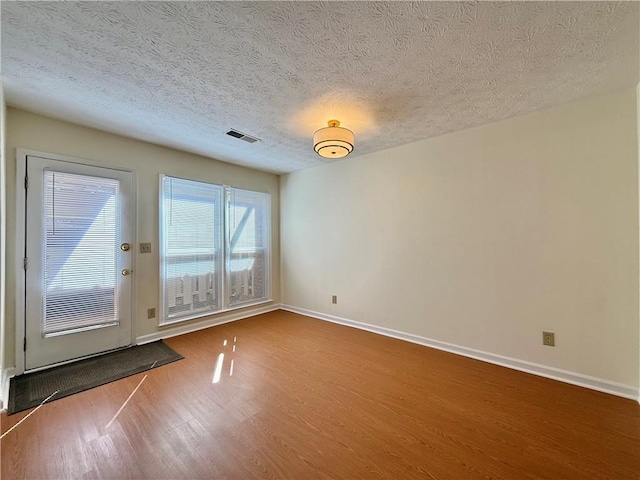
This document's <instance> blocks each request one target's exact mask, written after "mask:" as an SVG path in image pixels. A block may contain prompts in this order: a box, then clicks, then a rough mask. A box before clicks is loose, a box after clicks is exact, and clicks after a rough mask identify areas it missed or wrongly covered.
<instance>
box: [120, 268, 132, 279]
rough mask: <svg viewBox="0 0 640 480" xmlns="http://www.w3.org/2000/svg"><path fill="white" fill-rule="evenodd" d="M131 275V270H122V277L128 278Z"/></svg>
mask: <svg viewBox="0 0 640 480" xmlns="http://www.w3.org/2000/svg"><path fill="white" fill-rule="evenodd" d="M130 273H131V270H129V269H128V268H123V269H122V276H123V277H126V276H127V275H129V274H130Z"/></svg>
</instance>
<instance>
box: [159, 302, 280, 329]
mask: <svg viewBox="0 0 640 480" xmlns="http://www.w3.org/2000/svg"><path fill="white" fill-rule="evenodd" d="M268 303H273V299H271V298H269V299H267V300H258V301H257V302H251V303H243V304H242V305H237V306H234V307H231V308H225V309H222V310H216V311H215V312H200V313H195V314H193V315H189V316H188V317H180V318H176V319H172V320H165V321H161V322H159V323H158V326H159V327H169V326H172V325H177V324H180V323H184V322H190V321H192V320H197V319H199V318H204V317H217V316H219V315H224V314H227V313H231V312H237V311H238V310H242V309H244V308H251V307H257V306H259V305H266V304H268Z"/></svg>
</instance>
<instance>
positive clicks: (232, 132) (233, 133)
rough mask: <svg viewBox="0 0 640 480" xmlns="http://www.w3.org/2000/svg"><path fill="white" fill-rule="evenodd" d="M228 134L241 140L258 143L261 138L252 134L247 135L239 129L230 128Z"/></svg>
mask: <svg viewBox="0 0 640 480" xmlns="http://www.w3.org/2000/svg"><path fill="white" fill-rule="evenodd" d="M227 135H229V136H231V137H234V138H239V139H240V140H244V141H245V142H247V143H256V142H259V141H260V139H259V138H256V137H252V136H251V135H247V134H246V133H242V132H239V131H237V130H229V131H228V132H227Z"/></svg>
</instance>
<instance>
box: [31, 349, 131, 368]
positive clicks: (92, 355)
mask: <svg viewBox="0 0 640 480" xmlns="http://www.w3.org/2000/svg"><path fill="white" fill-rule="evenodd" d="M132 346H133V344H129V345H125V346H124V347H118V348H112V349H111V350H105V351H104V352H98V353H92V354H91V355H85V356H84V357H77V358H72V359H71V360H65V361H64V362H57V363H52V364H51V365H43V366H42V367H36V368H31V369H29V370H25V371H24V372H22V373H23V374H25V373H34V372H40V371H42V370H48V369H49V368H54V367H59V366H61V365H67V364H69V363H74V362H78V361H80V360H86V359H87V358H93V357H99V356H100V355H106V354H107V353H112V352H117V351H118V350H124V349H125V348H129V347H132Z"/></svg>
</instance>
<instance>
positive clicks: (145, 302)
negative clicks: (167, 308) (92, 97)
mask: <svg viewBox="0 0 640 480" xmlns="http://www.w3.org/2000/svg"><path fill="white" fill-rule="evenodd" d="M7 122H8V123H7V211H8V212H9V213H8V217H7V229H8V232H9V235H8V242H7V248H8V252H9V255H8V257H7V331H6V334H7V341H6V347H7V348H6V354H5V359H6V361H7V365H13V364H14V359H15V350H14V343H15V342H14V337H15V307H14V300H15V275H14V271H15V261H14V258H13V257H14V255H13V252H14V249H15V242H14V238H13V235H12V234H11V232H15V225H16V217H15V198H16V180H15V176H16V148H18V147H22V148H28V149H33V150H39V151H43V152H48V153H55V154H60V155H67V156H71V157H76V158H81V159H86V160H90V161H95V162H102V163H104V164H108V165H113V166H122V167H127V168H131V169H133V170H135V172H136V176H137V184H138V186H137V189H138V191H137V201H138V207H137V217H138V225H137V236H138V241H139V242H152V244H153V247H152V250H153V252H154V253H152V254H150V255H148V254H144V255H140V254H138V264H137V274H136V289H137V292H136V294H137V303H136V305H135V309H134V328H135V329H136V335H137V336H138V337H139V336H142V335H148V334H152V333H154V332H157V331H158V328H157V322H158V320H157V319H151V320H147V314H146V312H147V308H150V307H156V308H157V307H158V302H159V299H158V291H159V284H158V278H159V276H158V272H159V263H158V255H157V252H158V183H159V180H158V178H159V177H158V176H159V174H161V173H164V174H168V175H175V176H179V177H184V178H193V179H196V180H202V181H210V182H213V183H217V184H224V185H232V186H235V187H240V188H246V189H250V190H256V191H263V192H269V193H270V194H271V202H272V226H271V228H272V250H273V256H272V269H271V276H272V298H273V299H274V301H275V302H279V301H280V272H279V265H280V255H279V243H280V239H279V218H278V217H279V208H280V207H279V192H278V188H279V178H278V176H276V175H273V174H270V173H265V172H260V171H257V170H252V169H248V168H244V167H239V166H235V165H230V164H227V163H223V162H218V161H215V160H211V159H208V158H204V157H200V156H197V155H192V154H188V153H185V152H180V151H177V150H171V149H168V148H163V147H160V146H157V145H152V144H149V143H144V142H140V141H136V140H131V139H127V138H124V137H120V136H117V135H111V134H108V133H105V132H101V131H98V130H94V129H90V128H85V127H81V126H78V125H74V124H70V123H66V122H62V121H58V120H54V119H51V118H46V117H42V116H39V115H35V114H32V113H28V112H25V111H22V110H17V109H14V108H9V109H8V115H7Z"/></svg>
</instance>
